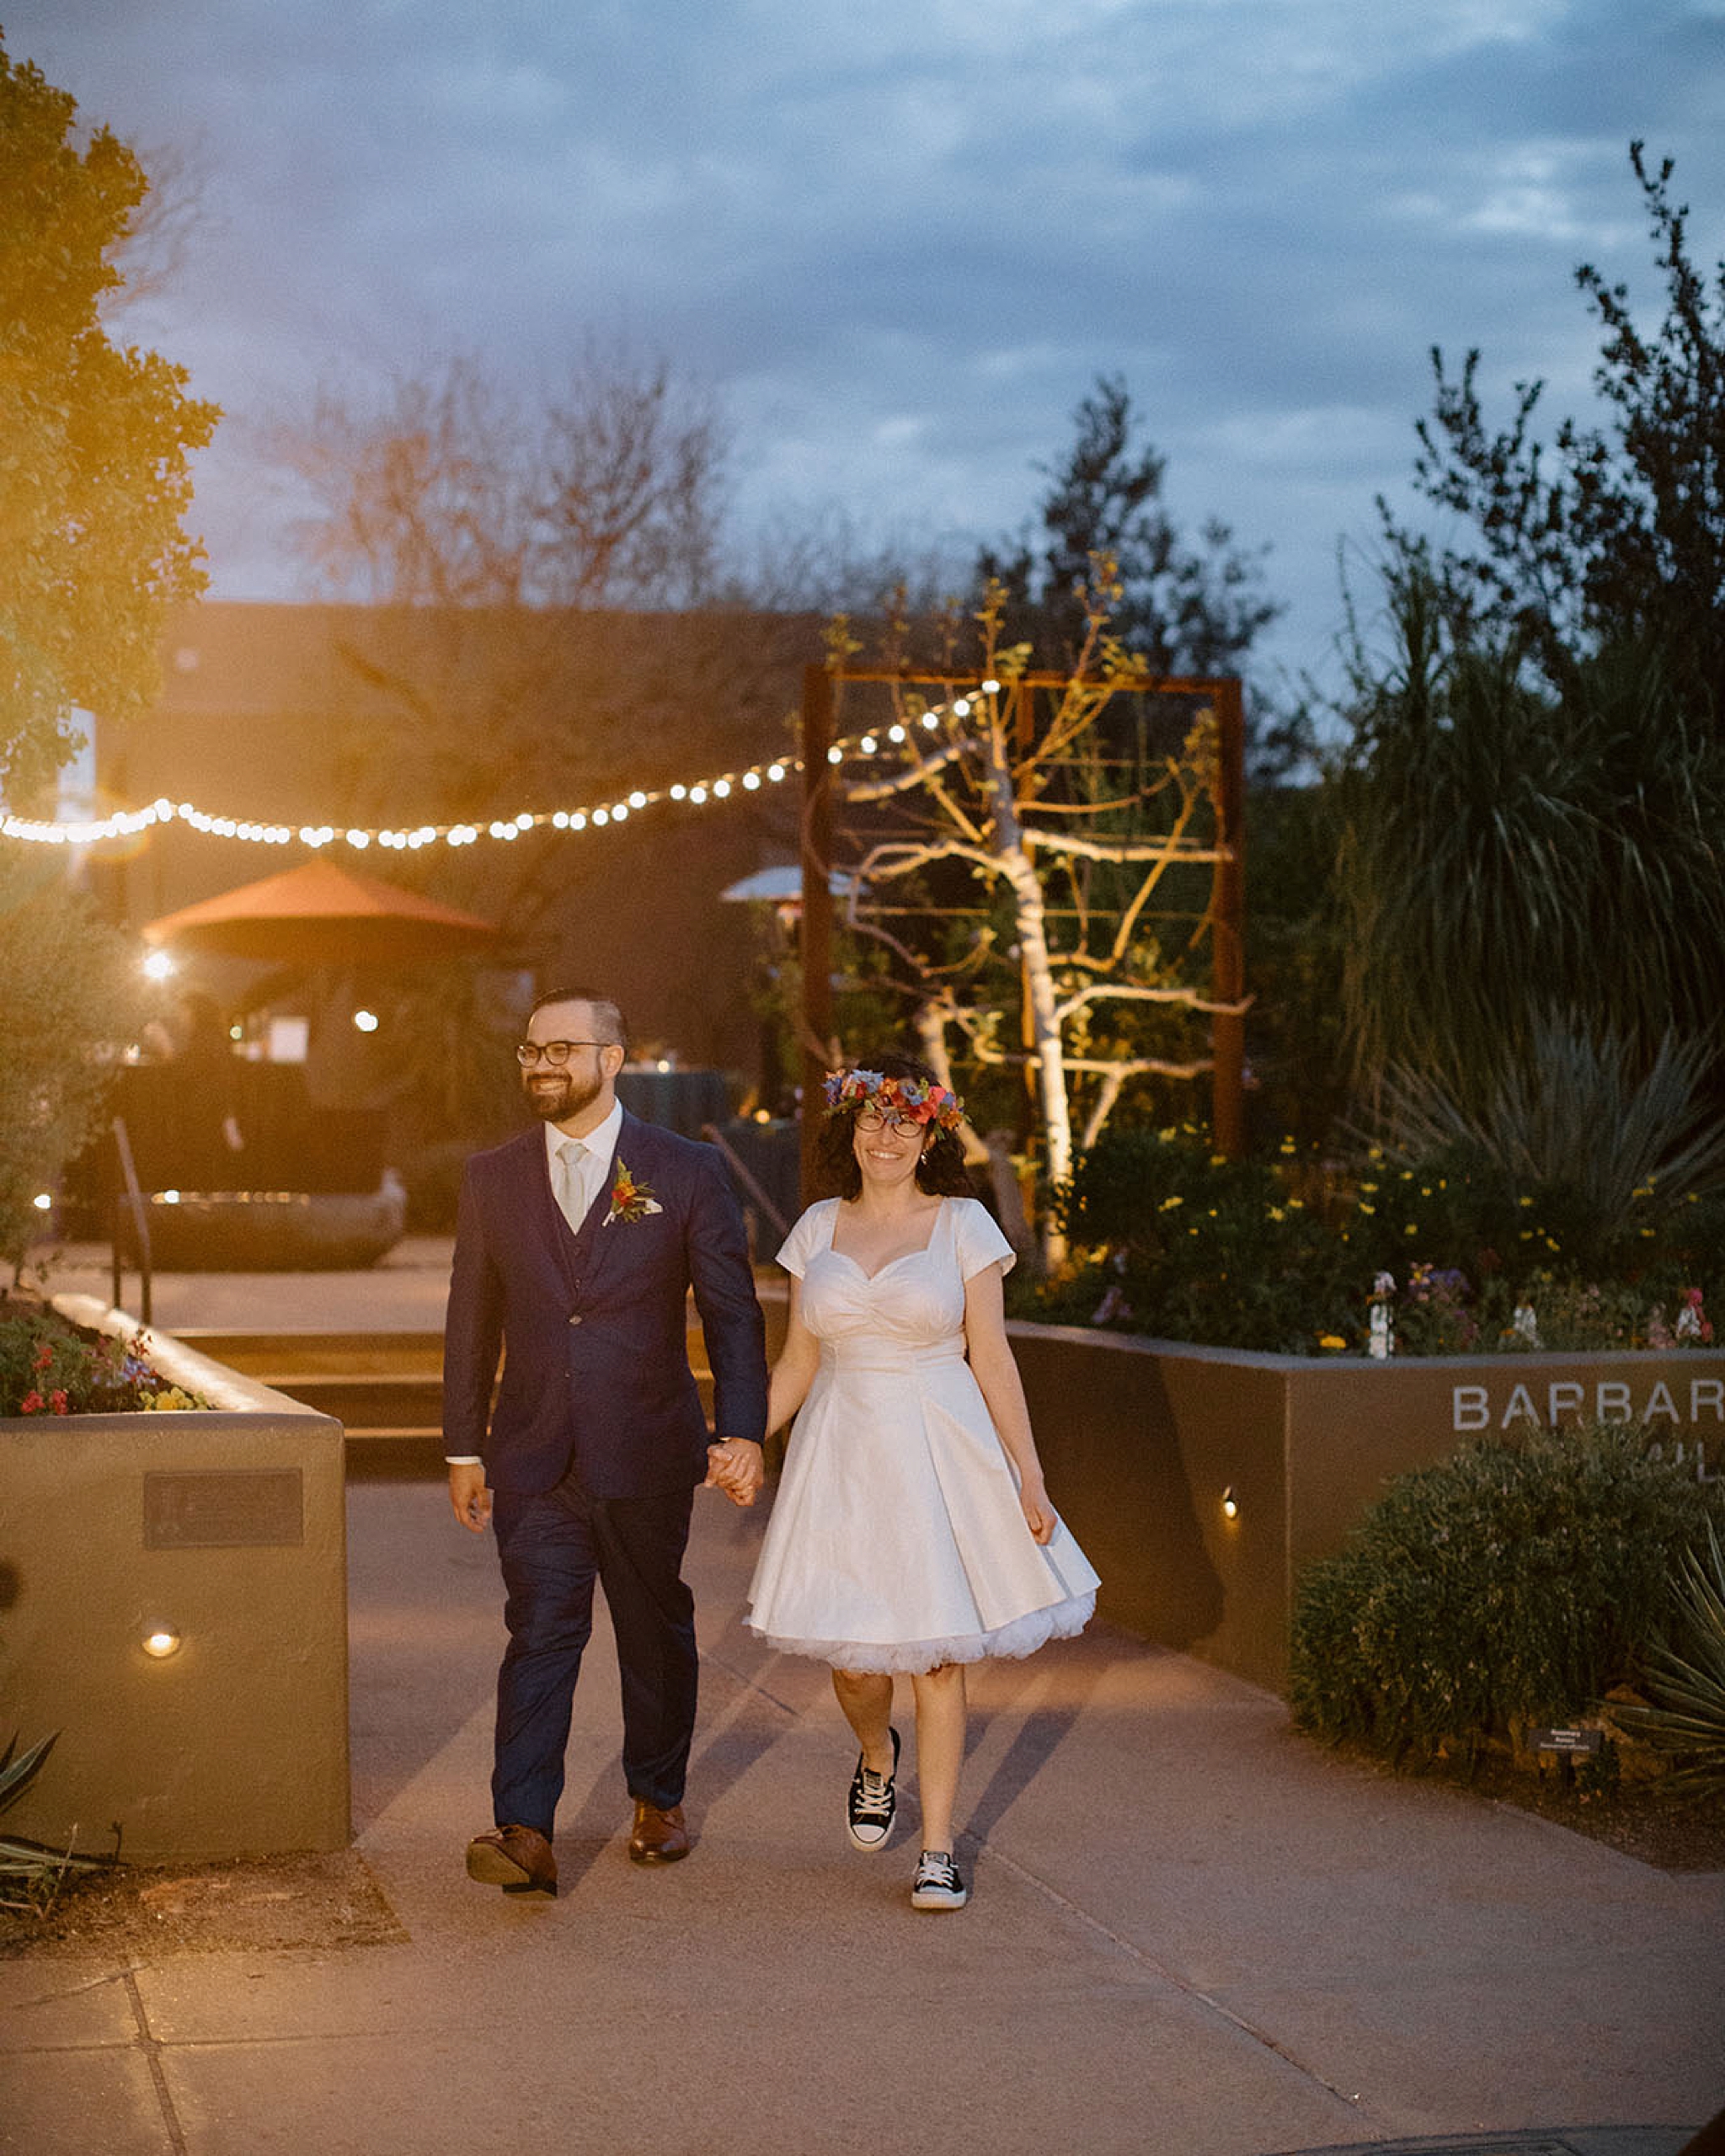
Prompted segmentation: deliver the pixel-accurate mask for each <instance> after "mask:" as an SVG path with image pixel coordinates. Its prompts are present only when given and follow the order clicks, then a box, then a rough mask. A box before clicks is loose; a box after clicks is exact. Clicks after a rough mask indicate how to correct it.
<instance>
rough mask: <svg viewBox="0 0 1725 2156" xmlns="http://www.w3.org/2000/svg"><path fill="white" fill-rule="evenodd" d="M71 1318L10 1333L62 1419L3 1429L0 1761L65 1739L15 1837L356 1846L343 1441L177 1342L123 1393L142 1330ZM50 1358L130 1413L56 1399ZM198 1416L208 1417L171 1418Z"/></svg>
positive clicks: (20, 1809)
mask: <svg viewBox="0 0 1725 2156" xmlns="http://www.w3.org/2000/svg"><path fill="white" fill-rule="evenodd" d="M8 1315H9V1316H10V1317H11V1318H12V1319H13V1320H20V1319H21V1318H22V1317H23V1316H24V1315H26V1314H25V1313H21V1312H20V1311H19V1309H18V1308H17V1307H16V1306H13V1308H11V1309H10V1310H9V1311H8ZM55 1315H57V1316H58V1317H60V1318H61V1319H62V1320H63V1321H65V1330H64V1334H63V1336H62V1335H61V1334H60V1333H57V1332H53V1333H50V1332H47V1331H44V1330H43V1324H44V1312H43V1308H42V1306H41V1305H31V1306H30V1307H29V1310H28V1313H27V1317H28V1323H27V1324H25V1323H23V1322H19V1323H18V1324H17V1325H16V1326H14V1327H13V1331H15V1333H16V1334H17V1335H18V1336H19V1338H24V1339H26V1342H27V1344H26V1345H24V1347H23V1348H21V1349H19V1348H18V1342H17V1340H14V1341H13V1348H14V1351H15V1352H14V1361H15V1362H18V1363H20V1364H22V1369H21V1371H20V1373H19V1374H20V1375H21V1376H22V1377H23V1378H24V1380H26V1382H25V1383H24V1386H23V1388H22V1391H23V1396H24V1397H26V1398H27V1397H28V1396H29V1391H30V1390H35V1391H36V1392H38V1393H39V1394H40V1396H41V1397H42V1398H43V1400H44V1401H48V1402H50V1405H49V1406H47V1408H46V1412H40V1411H33V1412H29V1413H20V1414H17V1415H6V1414H3V1413H0V1577H3V1579H4V1581H5V1582H6V1585H7V1588H8V1595H7V1601H6V1608H5V1610H4V1612H3V1615H0V1696H3V1697H4V1698H5V1700H6V1702H7V1707H8V1727H7V1730H6V1731H5V1732H0V1742H3V1737H4V1736H5V1735H7V1734H9V1733H10V1731H11V1730H12V1728H13V1727H15V1728H17V1729H18V1730H19V1731H20V1732H25V1733H26V1734H27V1736H29V1737H35V1736H37V1735H46V1734H48V1733H50V1732H54V1731H58V1732H60V1737H59V1742H57V1743H56V1746H55V1748H54V1751H53V1754H52V1757H51V1758H48V1759H47V1760H46V1761H45V1763H44V1764H43V1767H42V1769H41V1771H40V1773H39V1774H36V1775H35V1777H34V1779H33V1780H31V1782H30V1784H29V1787H28V1789H27V1790H24V1792H23V1794H22V1796H20V1797H19V1801H17V1802H16V1803H15V1804H14V1805H13V1806H11V1807H10V1808H9V1809H8V1813H7V1826H8V1831H9V1832H11V1833H14V1834H16V1835H18V1836H19V1837H20V1838H24V1839H28V1840H31V1841H35V1842H37V1843H40V1844H45V1845H47V1846H49V1847H52V1848H55V1849H66V1848H67V1847H70V1846H72V1845H73V1844H76V1845H77V1847H78V1848H79V1849H83V1850H86V1851H92V1852H96V1853H106V1852H107V1851H109V1849H111V1848H112V1847H113V1846H114V1844H112V1843H111V1842H110V1840H109V1834H110V1832H114V1833H117V1836H118V1847H119V1850H120V1854H122V1855H123V1856H125V1857H126V1858H127V1859H128V1860H132V1861H136V1862H139V1863H179V1862H183V1861H188V1860H197V1861H203V1860H208V1859H212V1858H225V1857H233V1856H250V1855H264V1854H272V1853H275V1852H277V1851H281V1850H295V1849H339V1848H340V1847H342V1846H343V1845H344V1844H345V1842H346V1840H347V1838H348V1833H349V1824H350V1820H349V1800H348V1753H347V1741H348V1740H347V1595H346V1545H345V1532H346V1529H345V1490H344V1459H343V1439H342V1428H341V1425H340V1424H339V1422H335V1421H334V1420H332V1419H331V1418H330V1417H328V1416H327V1415H322V1414H318V1413H317V1412H314V1411H312V1410H311V1409H309V1408H306V1407H303V1406H300V1405H299V1403H298V1402H296V1401H292V1400H289V1399H287V1398H285V1397H284V1396H282V1395H281V1394H280V1393H278V1392H274V1391H271V1390H270V1389H269V1388H268V1387H267V1386H264V1385H259V1384H256V1383H254V1381H253V1380H249V1379H248V1378H245V1377H243V1376H242V1375H240V1374H238V1372H236V1371H233V1370H230V1369H226V1368H224V1367H223V1366H222V1364H218V1363H216V1362H214V1361H212V1360H211V1358H209V1357H207V1356H205V1355H200V1354H199V1353H197V1352H196V1350H195V1349H194V1348H190V1347H188V1346H186V1345H185V1344H184V1343H183V1342H179V1341H176V1340H174V1338H173V1337H171V1336H163V1337H160V1338H159V1339H157V1340H154V1341H152V1343H151V1346H150V1348H149V1353H148V1357H147V1360H145V1361H144V1363H143V1367H142V1369H131V1372H130V1374H129V1376H128V1375H127V1366H128V1364H136V1363H138V1362H139V1360H140V1358H139V1356H138V1354H137V1352H136V1342H137V1341H138V1339H139V1337H140V1328H139V1326H138V1323H137V1321H136V1318H135V1317H133V1316H131V1315H128V1314H126V1313H124V1312H122V1311H119V1310H107V1309H106V1308H105V1307H104V1305H101V1304H99V1303H98V1302H96V1301H94V1300H93V1299H92V1298H90V1297H87V1296H68V1297H66V1298H64V1299H62V1307H61V1309H60V1310H59V1311H58V1312H57V1313H56V1314H55ZM104 1337H107V1338H110V1339H112V1340H113V1341H114V1342H115V1349H114V1351H112V1352H110V1353H105V1354H104V1353H100V1352H99V1342H100V1340H101V1339H103V1338H104ZM62 1340H63V1342H68V1343H72V1344H62ZM45 1343H46V1344H49V1345H51V1350H52V1353H53V1356H54V1358H55V1360H54V1363H53V1364H52V1372H53V1373H54V1374H58V1373H60V1372H61V1367H62V1365H61V1360H60V1358H61V1357H66V1358H72V1360H75V1359H76V1358H77V1357H79V1356H80V1355H85V1356H88V1358H89V1362H90V1365H91V1367H92V1368H93V1369H105V1370H107V1371H108V1372H109V1374H110V1377H111V1376H112V1374H114V1373H116V1372H117V1373H119V1374H120V1375H121V1376H125V1377H126V1381H127V1383H128V1384H129V1385H131V1387H132V1388H134V1390H135V1395H136V1402H135V1404H131V1405H126V1404H120V1405H115V1404H104V1405H102V1406H84V1407H83V1408H82V1409H79V1408H78V1407H77V1405H76V1402H75V1396H74V1387H73V1385H72V1384H71V1383H67V1384H58V1383H56V1384H51V1385H49V1386H48V1387H47V1388H46V1390H44V1389H43V1386H42V1384H41V1382H40V1380H42V1379H43V1378H44V1377H46V1376H49V1375H50V1374H51V1370H50V1366H48V1365H44V1367H43V1368H42V1369H40V1370H37V1369H35V1362H36V1358H37V1357H38V1356H39V1355H40V1352H41V1348H42V1346H43V1345H44V1344H45ZM72 1360H68V1361H67V1364H65V1370H66V1373H67V1375H70V1374H71V1370H72ZM60 1390H63V1391H65V1392H66V1393H67V1409H66V1412H65V1413H64V1414H59V1413H56V1412H55V1411H54V1408H53V1406H52V1405H51V1396H52V1394H53V1393H54V1392H55V1391H60ZM170 1393H177V1394H178V1396H179V1397H178V1399H177V1400H174V1401H170V1398H169V1395H170ZM193 1403H197V1404H200V1405H201V1406H202V1407H203V1409H204V1411H205V1412H200V1413H196V1414H174V1413H168V1414H164V1413H162V1412H157V1411H159V1410H160V1409H161V1408H163V1406H169V1405H179V1406H184V1405H189V1404H193ZM20 1404H21V1401H20Z"/></svg>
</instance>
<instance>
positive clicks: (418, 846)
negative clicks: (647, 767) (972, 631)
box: [0, 681, 1000, 853]
mask: <svg viewBox="0 0 1725 2156" xmlns="http://www.w3.org/2000/svg"><path fill="white" fill-rule="evenodd" d="M999 688H1000V684H999V683H998V682H997V681H985V682H984V683H983V684H982V691H983V693H984V694H985V695H989V696H992V695H995V694H996V693H997V691H998V690H999ZM974 708H975V705H974V702H973V699H972V698H970V697H968V696H958V697H954V698H953V701H952V702H951V703H950V704H948V705H945V706H937V707H932V708H931V709H929V710H927V711H925V712H922V713H921V718H920V720H919V723H920V724H921V727H922V728H923V729H924V730H925V731H926V732H928V733H935V732H937V731H938V730H939V728H940V726H941V724H942V722H943V719H959V720H963V719H965V718H969V716H970V714H971V712H972V711H973V710H974ZM910 738H911V734H910V729H909V728H908V727H906V726H905V724H903V723H897V724H895V725H894V726H892V727H891V728H889V729H888V730H887V733H886V737H885V739H886V744H889V746H891V747H893V748H900V747H902V746H903V745H904V744H905V742H906V741H908V740H909V739H910ZM882 745H883V744H882V743H881V741H880V740H879V739H878V738H877V736H876V735H875V734H873V733H868V734H858V735H851V736H847V737H846V738H844V739H840V740H837V741H835V742H834V743H833V744H832V745H831V746H830V748H829V749H828V750H827V752H826V760H827V762H828V763H829V764H830V765H831V766H835V767H836V766H840V765H841V764H843V763H844V762H846V760H847V759H848V758H850V757H852V756H853V755H863V756H873V755H878V754H879V753H880V751H881V749H882ZM802 768H803V765H802V760H801V759H800V758H799V757H796V756H778V757H775V758H774V759H773V760H772V761H771V762H770V763H766V764H756V765H754V766H751V767H750V769H749V770H747V771H724V772H721V773H720V774H719V775H718V776H717V777H715V778H706V779H699V780H695V781H686V780H679V781H678V782H676V784H675V785H672V786H665V787H644V786H638V787H631V788H630V789H629V791H628V792H627V793H625V794H624V795H623V796H622V798H621V799H619V800H616V801H612V802H608V803H604V804H602V805H601V806H600V807H597V808H590V807H588V808H580V809H544V810H537V809H523V810H522V811H521V813H520V814H518V815H515V816H504V817H498V818H496V819H494V820H492V821H491V822H489V823H487V824H483V825H479V824H471V823H450V824H421V825H417V826H416V827H415V828H414V829H413V830H398V829H395V828H393V827H391V826H387V825H386V826H379V825H371V826H366V825H350V826H349V827H348V828H346V829H343V828H341V827H340V826H339V825H335V824H332V823H319V824H312V823H307V824H297V825H295V824H266V823H259V822H256V821H253V820H249V819H241V818H238V817H233V816H216V815H212V814H210V813H209V812H208V811H207V810H206V809H200V808H199V807H197V806H196V804H195V803H192V802H190V801H169V800H168V799H167V798H166V797H165V796H163V797H161V798H158V799H156V800H154V801H152V803H150V804H149V806H148V807H147V808H145V809H120V810H116V811H115V814H112V815H111V816H102V817H82V818H78V819H69V820H67V821H65V822H59V821H56V820H53V819H48V818H40V817H32V816H13V815H8V814H0V838H8V839H19V840H21V841H24V842H25V843H27V844H29V845H34V846H100V845H102V844H103V843H104V842H105V841H111V840H115V839H126V838H136V837H138V836H139V835H142V833H144V832H147V831H148V830H152V829H153V828H155V827H157V826H160V825H174V824H178V825H184V828H185V829H187V830H193V831H197V832H199V833H200V834H201V835H203V836H205V837H206V838H223V839H238V840H240V841H243V843H245V844H246V845H248V846H294V845H299V846H306V847H308V848H309V849H310V850H311V851H313V852H318V851H322V850H323V848H325V847H327V846H336V845H338V844H339V845H342V846H348V847H350V849H351V850H352V851H354V852H355V853H363V852H365V851H366V849H367V848H368V847H370V846H381V847H382V848H383V849H384V850H385V851H388V852H394V853H417V852H419V851H421V850H422V849H423V848H425V847H426V846H435V845H438V844H441V845H444V846H454V847H460V846H474V845H477V844H478V841H479V840H480V839H481V838H482V837H485V838H492V839H495V840H497V841H499V843H500V844H504V845H507V844H509V843H510V842H511V841H514V840H515V839H518V838H521V837H522V836H524V835H526V833H528V832H530V831H535V830H557V831H585V830H604V829H605V828H606V826H607V825H611V824H622V823H626V822H627V821H628V819H629V817H630V815H631V814H633V812H635V811H637V810H639V809H650V808H654V807H656V806H658V805H659V804H660V803H665V802H676V803H686V804H687V805H688V806H689V807H691V808H695V809H699V808H703V807H705V806H706V804H707V803H708V802H714V801H728V800H729V798H731V796H732V794H733V793H734V792H735V791H736V790H737V789H738V788H739V787H740V788H741V789H742V790H743V791H744V792H747V793H756V792H759V791H760V789H761V784H762V782H763V781H764V782H766V784H767V785H769V786H779V785H782V783H783V782H784V781H785V779H786V778H787V777H788V776H789V775H790V774H791V773H792V772H793V771H801V770H802Z"/></svg>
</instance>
